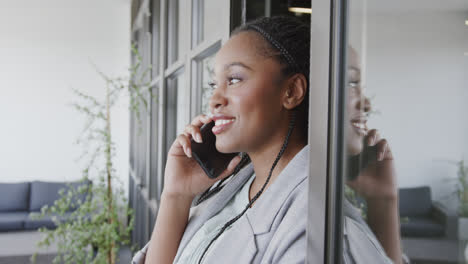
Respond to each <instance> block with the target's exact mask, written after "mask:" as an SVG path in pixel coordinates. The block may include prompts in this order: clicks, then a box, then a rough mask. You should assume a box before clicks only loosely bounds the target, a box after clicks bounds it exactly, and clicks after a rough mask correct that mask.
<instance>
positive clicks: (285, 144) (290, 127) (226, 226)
mask: <svg viewBox="0 0 468 264" xmlns="http://www.w3.org/2000/svg"><path fill="white" fill-rule="evenodd" d="M295 112H296V111H293V112H292V116H291V120H290V122H289V128H288V134H287V135H286V138H285V140H284V143H283V146H282V147H281V150H280V151H279V153H278V155H277V156H276V159H275V161H274V162H273V165H272V166H271V169H270V173H269V174H268V177H267V179H266V181H265V183H264V184H263V186H262V188H261V189H260V190H259V191H258V192H257V194H255V196H254V197H253V198H252V200H251V201H250V202H249V203H248V204H247V206H246V207H245V208H244V210H243V211H242V212H241V213H240V214H238V215H237V216H235V217H234V218H232V219H231V220H229V221H228V222H227V223H225V224H224V226H223V227H222V228H221V230H220V231H219V232H218V233H217V234H216V236H215V237H214V238H213V239H212V240H211V241H210V243H209V244H208V246H207V247H206V248H205V250H204V251H203V253H202V255H201V257H200V259H199V261H198V264H201V263H202V260H203V257H204V256H205V254H206V252H207V251H208V249H209V248H210V246H211V245H212V244H213V243H214V242H215V241H216V239H218V238H219V237H220V236H221V234H222V233H224V231H226V229H227V228H228V227H230V226H231V225H232V224H234V223H235V222H236V221H237V220H239V218H241V217H242V216H243V215H244V214H245V212H247V210H248V209H249V208H250V206H252V204H253V203H254V202H255V201H256V200H257V199H258V198H259V197H260V195H261V194H262V193H263V191H264V190H265V188H266V186H267V184H268V182H269V181H270V178H271V175H272V174H273V169H274V168H275V167H276V165H277V164H278V161H279V160H280V159H281V156H283V153H284V151H285V150H286V147H287V146H288V143H289V137H290V136H291V134H292V131H293V129H294V125H295V122H296V113H295Z"/></svg>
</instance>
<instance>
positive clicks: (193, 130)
mask: <svg viewBox="0 0 468 264" xmlns="http://www.w3.org/2000/svg"><path fill="white" fill-rule="evenodd" d="M211 121H212V119H211V117H209V116H207V115H199V116H197V117H195V118H194V119H193V120H192V123H191V124H190V125H187V126H186V127H185V129H184V134H185V135H186V136H187V137H188V138H189V139H190V138H193V139H194V140H195V142H197V143H202V141H203V139H202V135H201V133H200V127H201V126H203V125H204V124H207V123H209V122H211Z"/></svg>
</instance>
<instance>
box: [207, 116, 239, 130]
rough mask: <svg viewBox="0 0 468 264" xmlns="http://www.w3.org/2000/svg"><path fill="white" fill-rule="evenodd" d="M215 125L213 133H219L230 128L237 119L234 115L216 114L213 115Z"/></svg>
mask: <svg viewBox="0 0 468 264" xmlns="http://www.w3.org/2000/svg"><path fill="white" fill-rule="evenodd" d="M213 120H214V122H215V126H214V127H213V128H212V129H211V131H213V134H215V135H218V134H220V133H222V132H224V131H226V130H227V129H229V128H230V127H231V125H232V123H234V121H235V120H236V119H235V118H234V117H229V116H221V115H215V116H213Z"/></svg>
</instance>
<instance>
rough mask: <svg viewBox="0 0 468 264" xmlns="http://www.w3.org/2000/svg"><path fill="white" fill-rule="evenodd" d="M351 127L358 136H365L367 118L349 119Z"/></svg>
mask: <svg viewBox="0 0 468 264" xmlns="http://www.w3.org/2000/svg"><path fill="white" fill-rule="evenodd" d="M350 122H351V127H352V128H353V129H354V131H355V132H356V133H357V134H358V135H360V136H366V135H367V131H368V129H367V117H366V116H358V117H355V118H353V119H351V121H350Z"/></svg>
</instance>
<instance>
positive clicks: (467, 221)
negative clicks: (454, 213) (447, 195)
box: [457, 160, 468, 240]
mask: <svg viewBox="0 0 468 264" xmlns="http://www.w3.org/2000/svg"><path fill="white" fill-rule="evenodd" d="M457 167H458V173H457V175H458V177H457V180H458V181H457V194H458V199H459V205H458V215H459V218H458V237H459V239H460V240H468V167H467V166H465V163H464V161H463V160H461V161H459V162H457Z"/></svg>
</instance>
